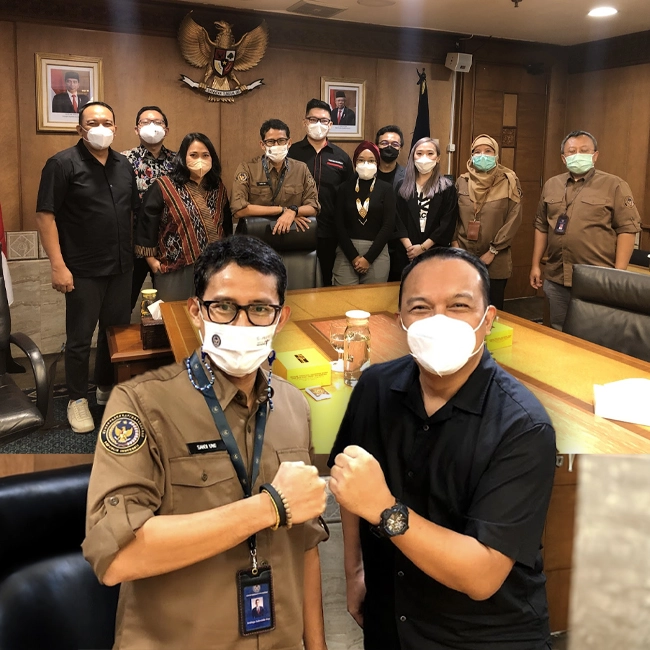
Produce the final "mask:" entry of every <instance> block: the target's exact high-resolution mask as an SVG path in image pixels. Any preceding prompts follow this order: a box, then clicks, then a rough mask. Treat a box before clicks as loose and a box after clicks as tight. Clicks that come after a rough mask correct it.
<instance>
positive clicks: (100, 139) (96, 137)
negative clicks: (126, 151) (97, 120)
mask: <svg viewBox="0 0 650 650" xmlns="http://www.w3.org/2000/svg"><path fill="white" fill-rule="evenodd" d="M84 130H85V131H86V132H87V133H88V138H87V141H88V144H89V145H90V146H91V147H92V148H93V149H97V150H98V151H101V150H102V149H108V147H110V146H111V143H112V142H113V138H114V137H115V134H114V133H113V131H111V129H109V128H107V127H105V126H102V125H99V126H93V127H92V128H90V129H84Z"/></svg>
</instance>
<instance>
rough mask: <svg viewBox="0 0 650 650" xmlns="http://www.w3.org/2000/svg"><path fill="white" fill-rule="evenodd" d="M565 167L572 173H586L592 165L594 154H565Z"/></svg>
mask: <svg viewBox="0 0 650 650" xmlns="http://www.w3.org/2000/svg"><path fill="white" fill-rule="evenodd" d="M565 160H566V168H567V169H568V170H569V171H570V172H571V173H572V174H586V173H587V172H588V171H589V170H590V169H591V168H592V167H593V166H594V154H592V153H576V154H573V156H567V157H566V158H565Z"/></svg>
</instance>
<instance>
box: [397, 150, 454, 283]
mask: <svg viewBox="0 0 650 650" xmlns="http://www.w3.org/2000/svg"><path fill="white" fill-rule="evenodd" d="M396 191H397V220H396V222H397V223H396V231H397V235H398V237H399V241H400V243H401V246H397V247H396V256H395V261H394V264H393V270H395V271H399V273H400V274H401V272H402V271H403V270H404V267H405V266H406V265H407V264H408V263H409V262H410V261H411V260H413V259H415V258H416V257H417V256H418V255H421V254H422V253H424V251H426V250H428V249H429V248H431V247H432V246H449V245H450V244H451V240H452V237H453V236H454V230H455V228H456V220H457V219H458V198H457V195H456V188H455V187H454V184H453V182H452V181H451V180H449V179H448V178H447V177H446V176H443V175H442V174H441V173H440V145H439V143H438V141H437V140H434V139H432V138H421V139H420V140H418V141H417V142H416V143H415V145H413V148H412V149H411V152H410V153H409V157H408V163H407V164H406V171H405V173H404V180H403V181H400V183H398V185H397V190H396Z"/></svg>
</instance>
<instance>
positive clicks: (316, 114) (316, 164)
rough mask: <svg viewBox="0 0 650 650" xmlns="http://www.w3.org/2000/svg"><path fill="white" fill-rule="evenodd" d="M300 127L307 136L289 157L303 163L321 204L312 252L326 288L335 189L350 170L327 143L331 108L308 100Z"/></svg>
mask: <svg viewBox="0 0 650 650" xmlns="http://www.w3.org/2000/svg"><path fill="white" fill-rule="evenodd" d="M303 124H304V126H305V129H306V131H307V135H306V136H305V137H304V138H303V139H302V140H300V142H296V143H295V144H293V145H291V148H290V149H289V158H293V159H295V160H300V161H302V162H304V163H305V164H306V165H307V167H308V168H309V171H310V172H311V174H312V176H313V177H314V180H315V181H316V187H317V188H318V200H319V202H320V205H321V210H320V212H319V214H318V217H317V231H316V233H317V235H318V244H317V250H316V253H317V255H318V262H319V263H320V269H321V274H322V276H323V286H325V287H330V286H332V269H333V268H334V259H335V257H336V247H337V244H338V239H337V235H336V227H335V224H334V213H335V210H336V190H337V188H338V186H339V185H340V184H341V183H342V182H343V181H346V180H348V179H349V178H352V176H353V174H354V171H353V169H352V161H351V160H350V156H348V154H346V153H345V151H343V149H341V148H340V147H337V146H336V145H335V144H332V143H331V142H329V141H328V140H327V134H328V132H329V130H330V127H331V126H332V109H331V108H330V106H329V104H328V103H327V102H323V101H321V100H320V99H310V100H309V102H308V103H307V109H306V111H305V119H304V120H303Z"/></svg>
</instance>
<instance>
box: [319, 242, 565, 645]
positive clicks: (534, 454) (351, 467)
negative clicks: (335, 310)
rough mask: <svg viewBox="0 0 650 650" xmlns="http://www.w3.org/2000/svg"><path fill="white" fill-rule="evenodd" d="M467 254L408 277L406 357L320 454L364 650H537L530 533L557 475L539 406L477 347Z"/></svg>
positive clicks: (359, 389)
mask: <svg viewBox="0 0 650 650" xmlns="http://www.w3.org/2000/svg"><path fill="white" fill-rule="evenodd" d="M489 287H490V279H489V276H488V273H487V267H486V266H485V264H483V262H481V261H480V260H479V259H478V258H476V257H474V256H472V255H470V254H468V253H467V252H466V251H462V250H460V249H457V248H437V247H436V248H432V249H430V250H428V251H427V252H426V253H423V254H422V255H420V256H419V257H417V258H416V259H415V260H414V261H413V262H412V263H411V265H410V266H408V267H407V268H406V270H405V272H404V277H403V279H402V286H401V289H400V302H399V304H400V318H401V323H402V325H403V326H404V328H407V337H408V343H409V348H410V350H411V353H412V355H409V356H406V357H402V358H401V359H397V360H395V361H390V362H388V363H383V364H379V365H374V366H371V367H370V368H369V369H368V370H366V371H365V372H364V373H363V375H362V376H361V379H360V380H359V383H358V384H357V386H356V387H355V389H354V391H353V393H352V396H351V398H350V403H349V405H348V409H347V412H346V414H345V417H344V418H343V422H342V423H341V428H340V430H339V433H338V437H337V439H336V443H335V444H334V449H333V451H332V454H331V456H330V461H329V462H330V466H332V465H334V467H332V473H331V481H330V489H331V490H332V493H333V494H334V495H335V496H336V498H337V500H338V502H339V504H340V506H341V521H342V523H343V533H344V536H343V537H344V544H345V571H346V578H347V589H348V608H349V611H350V613H351V614H352V616H353V617H354V618H355V620H357V622H358V623H359V624H360V625H363V632H364V643H365V646H364V647H365V648H366V650H377V649H378V648H381V650H548V649H550V648H551V642H550V631H549V622H548V605H547V600H546V589H545V582H546V580H545V577H544V573H543V571H542V568H543V567H542V557H541V553H540V550H541V544H540V542H541V537H542V531H543V528H544V522H545V519H546V512H547V509H548V504H549V501H550V497H551V490H552V487H553V477H554V474H555V432H554V430H553V426H552V425H551V422H550V420H549V417H548V415H547V414H546V412H545V411H544V408H543V407H542V405H541V404H540V403H539V401H538V400H537V399H536V398H535V396H534V395H533V394H532V393H530V392H529V391H528V389H527V388H525V387H524V386H523V385H522V384H520V383H519V382H518V381H517V380H516V379H515V378H514V377H512V376H511V375H509V374H508V373H507V372H506V371H505V370H503V369H502V368H500V367H499V366H498V365H497V364H496V363H495V362H494V360H493V359H492V357H491V355H490V353H489V352H488V351H487V350H485V349H484V343H483V341H484V337H485V336H486V335H487V334H488V333H489V331H490V328H491V326H492V323H493V321H494V318H495V316H496V309H495V308H494V307H493V306H490V305H489Z"/></svg>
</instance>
